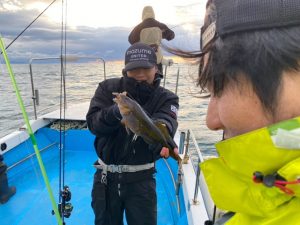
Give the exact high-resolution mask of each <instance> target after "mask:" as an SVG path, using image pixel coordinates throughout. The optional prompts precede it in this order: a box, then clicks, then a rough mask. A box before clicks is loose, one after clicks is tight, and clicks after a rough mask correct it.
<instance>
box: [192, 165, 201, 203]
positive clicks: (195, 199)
mask: <svg viewBox="0 0 300 225" xmlns="http://www.w3.org/2000/svg"><path fill="white" fill-rule="evenodd" d="M199 163H200V159H199V160H198V164H197V165H198V166H197V168H198V169H197V175H196V184H195V192H194V198H193V203H194V204H198V200H197V198H198V187H199V180H200V166H199Z"/></svg>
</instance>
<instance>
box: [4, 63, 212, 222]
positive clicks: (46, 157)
mask: <svg viewBox="0 0 300 225" xmlns="http://www.w3.org/2000/svg"><path fill="white" fill-rule="evenodd" d="M75 59H76V58H75ZM35 60H44V59H33V60H31V61H30V73H31V85H32V99H33V109H34V118H33V119H32V120H31V121H30V124H31V127H32V130H33V132H34V135H35V137H36V140H37V145H38V149H39V153H40V155H41V159H42V161H43V164H44V167H45V172H46V174H47V177H48V180H49V186H50V187H51V189H52V190H53V193H54V196H56V197H55V201H56V204H59V202H60V203H61V204H64V205H65V211H64V213H65V214H66V217H65V218H64V219H63V220H64V223H65V224H72V225H91V224H93V223H94V222H93V220H94V215H93V211H92V208H91V206H90V202H91V194H90V193H91V188H92V182H93V174H94V172H95V168H94V167H93V166H92V165H93V163H94V162H95V160H96V159H97V156H96V153H95V150H94V146H93V142H94V136H93V135H92V134H91V133H90V132H89V130H88V129H87V125H86V121H85V116H86V113H87V110H88V107H89V101H87V102H82V103H80V104H76V105H71V104H69V103H68V104H67V108H66V109H65V111H64V112H63V114H64V116H63V117H62V110H61V108H60V109H58V110H54V111H52V112H50V113H46V114H43V115H37V114H38V113H37V107H38V103H39V101H38V100H39V98H38V90H36V89H35V85H34V82H33V80H34V79H33V74H32V64H33V63H34V61H35ZM99 62H100V63H101V65H102V67H103V70H102V71H103V79H105V78H106V71H105V61H104V60H103V59H101V58H100V60H99ZM177 76H179V72H178V73H177ZM166 77H168V76H166ZM177 80H178V79H177ZM164 84H165V82H163V85H164ZM177 86H178V84H176V90H177ZM179 97H180V96H179ZM174 139H175V140H176V142H177V143H178V146H179V151H180V155H181V157H182V158H183V159H184V160H183V161H184V163H183V166H182V171H181V170H178V165H177V163H176V162H175V161H174V160H173V159H172V158H168V159H160V160H158V161H157V162H156V169H157V174H156V179H157V199H158V221H157V224H158V225H167V224H170V225H171V224H172V225H183V224H189V225H203V224H205V221H208V220H212V219H213V217H214V215H213V214H214V204H213V202H212V200H211V198H210V195H209V193H208V191H207V187H206V183H205V181H204V178H203V176H202V175H201V171H200V170H199V166H197V165H196V166H195V162H193V161H192V159H191V157H190V149H191V148H193V149H194V152H196V153H197V156H198V160H199V161H202V160H203V157H202V154H201V151H200V149H199V147H198V145H197V142H196V139H195V136H194V134H193V131H192V130H187V131H181V130H180V121H179V131H178V132H177V133H176V136H175V138H174ZM62 140H63V142H62ZM62 145H63V147H62ZM0 146H1V154H3V156H4V162H5V163H6V164H7V166H8V171H7V173H8V178H9V183H10V184H11V185H14V186H16V188H17V193H16V194H15V195H14V196H13V197H12V198H11V199H10V200H9V201H8V202H7V203H6V204H3V205H0V218H1V224H2V225H29V224H30V225H38V224H39V225H40V224H43V225H48V224H49V225H50V224H51V225H53V224H58V221H57V217H56V216H55V215H53V213H52V212H53V207H52V206H53V205H51V201H50V199H51V198H49V190H48V188H47V187H46V185H45V182H44V181H43V178H42V176H44V174H43V173H42V172H41V170H40V166H39V162H38V158H37V154H36V152H35V151H34V149H33V146H32V143H31V141H30V138H29V135H28V133H27V131H26V126H23V127H21V128H19V129H18V130H16V131H14V132H12V133H11V134H8V135H7V136H5V137H3V138H1V139H0ZM62 148H63V152H62V151H61V150H62ZM62 154H63V155H62ZM62 156H63V157H62ZM196 164H197V162H196ZM59 166H62V167H64V169H65V173H64V175H63V176H64V184H60V182H61V173H60V170H59ZM195 168H196V169H195ZM64 185H68V186H69V189H70V191H71V193H72V195H71V199H70V200H69V201H65V202H64V203H62V202H61V199H59V197H57V196H58V195H59V193H60V190H59V186H62V187H63V186H64ZM72 208H73V210H72ZM58 209H59V207H58ZM54 213H55V212H54ZM68 213H69V214H68ZM124 221H125V219H124ZM125 223H126V221H125Z"/></svg>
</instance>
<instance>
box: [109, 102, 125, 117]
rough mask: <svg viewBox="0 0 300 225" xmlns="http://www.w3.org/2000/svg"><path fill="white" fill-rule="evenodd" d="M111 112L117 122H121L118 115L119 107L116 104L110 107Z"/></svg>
mask: <svg viewBox="0 0 300 225" xmlns="http://www.w3.org/2000/svg"><path fill="white" fill-rule="evenodd" d="M111 112H112V114H113V115H114V117H115V118H116V119H118V120H121V119H122V115H121V113H120V110H119V107H118V105H117V104H114V105H113V106H112V107H111Z"/></svg>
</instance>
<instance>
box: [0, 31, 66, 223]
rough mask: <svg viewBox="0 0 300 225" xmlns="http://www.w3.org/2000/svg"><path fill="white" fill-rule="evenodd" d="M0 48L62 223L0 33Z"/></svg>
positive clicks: (57, 216) (56, 211) (57, 214)
mask: <svg viewBox="0 0 300 225" xmlns="http://www.w3.org/2000/svg"><path fill="white" fill-rule="evenodd" d="M0 48H1V50H2V55H3V57H4V60H5V63H6V67H7V70H8V73H9V75H10V78H11V82H12V85H13V87H14V90H15V93H16V96H17V100H18V103H19V106H20V108H21V111H22V114H23V118H24V120H25V124H26V127H27V129H26V130H27V132H28V135H29V137H30V140H31V142H32V145H33V149H34V151H35V154H36V157H37V160H38V163H39V166H40V170H41V173H42V176H43V178H44V182H45V185H46V187H47V191H48V193H49V197H50V200H51V203H52V208H53V210H54V212H55V215H56V220H57V223H58V224H59V225H63V223H62V220H61V217H60V214H59V212H58V208H57V205H56V202H55V199H54V197H53V192H52V189H51V186H50V182H49V179H48V176H47V173H46V170H45V166H44V163H43V160H42V158H41V155H40V151H39V149H38V146H37V140H36V138H35V135H34V133H33V131H32V128H31V125H30V122H29V118H28V115H27V112H26V109H25V106H24V103H23V100H22V97H21V95H20V91H19V88H18V85H17V82H16V79H15V75H14V73H13V70H12V67H11V64H10V61H9V59H8V56H7V53H6V50H5V46H4V43H3V41H2V37H1V35H0Z"/></svg>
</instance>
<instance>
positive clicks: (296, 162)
mask: <svg viewBox="0 0 300 225" xmlns="http://www.w3.org/2000/svg"><path fill="white" fill-rule="evenodd" d="M216 148H217V151H218V153H219V157H218V158H214V159H209V160H207V161H205V162H203V163H201V165H200V167H201V170H202V172H203V174H204V177H205V180H206V182H207V185H208V188H209V191H210V194H211V196H212V198H213V200H214V202H215V204H216V206H217V207H218V208H220V209H223V210H226V211H231V212H235V215H234V216H233V217H232V218H230V219H229V220H228V221H227V222H226V223H225V224H226V225H298V224H299V225H300V183H296V184H287V185H283V189H287V190H289V191H290V192H292V193H290V194H288V193H285V192H284V191H283V190H281V189H280V188H278V187H275V186H271V187H267V186H266V185H264V183H256V182H254V181H253V173H254V172H260V173H262V174H263V175H273V174H275V173H277V174H278V175H280V176H281V177H283V178H284V179H285V180H286V181H294V182H297V180H298V179H300V117H297V118H295V119H291V120H287V121H283V122H280V123H278V124H274V125H272V126H269V127H265V128H261V129H259V130H255V131H252V132H249V133H247V134H243V135H240V136H237V137H234V138H230V139H227V140H224V141H221V142H219V143H217V144H216Z"/></svg>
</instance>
